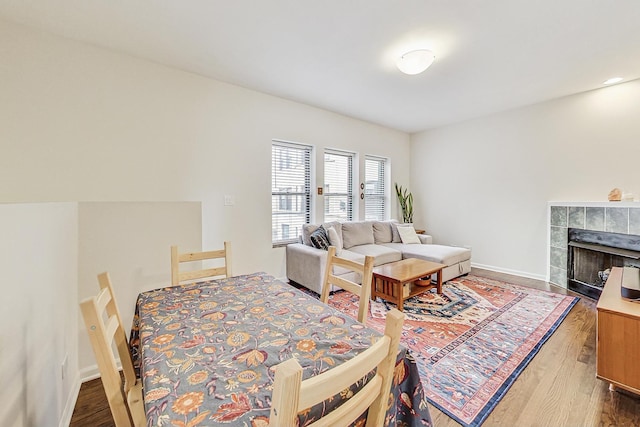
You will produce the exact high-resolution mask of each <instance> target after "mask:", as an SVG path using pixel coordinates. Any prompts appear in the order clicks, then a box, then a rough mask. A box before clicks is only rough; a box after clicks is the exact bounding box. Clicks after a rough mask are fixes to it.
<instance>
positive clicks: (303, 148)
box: [271, 139, 314, 248]
mask: <svg viewBox="0 0 640 427" xmlns="http://www.w3.org/2000/svg"><path fill="white" fill-rule="evenodd" d="M276 147H279V148H281V149H291V150H298V155H300V156H301V157H302V163H301V164H302V166H303V168H304V177H303V181H304V183H302V185H300V183H299V182H293V181H292V182H291V183H290V184H292V185H293V184H298V185H297V186H298V187H302V189H301V190H296V191H291V186H286V185H285V186H283V187H281V189H280V190H279V191H275V186H274V184H275V183H276V181H286V178H287V175H286V174H285V173H282V174H280V175H277V171H282V170H286V169H292V168H291V156H287V157H286V158H278V159H276V157H275V156H276V153H275V149H276ZM293 152H295V151H293ZM313 154H314V148H313V146H312V145H309V144H302V143H299V142H290V141H283V140H278V139H273V140H271V244H272V247H274V248H275V247H281V246H286V245H288V244H290V243H297V242H298V238H299V236H300V235H301V234H302V226H303V225H304V224H309V223H310V222H311V218H312V212H313V199H314V198H313V197H312V196H313V192H312V188H313ZM294 167H295V166H294ZM291 197H300V198H301V199H300V203H299V204H300V208H301V211H300V212H298V213H296V212H295V211H292V208H293V207H294V206H297V205H298V203H294V201H293V199H291ZM283 201H284V203H283ZM276 202H277V203H276ZM283 205H284V206H285V207H287V206H288V207H289V209H285V210H281V209H280V207H281V206H283ZM276 206H277V207H278V209H275V207H276ZM305 207H306V209H305ZM287 215H289V216H291V217H292V220H293V219H295V217H296V216H297V217H301V218H300V219H301V220H302V222H301V223H300V221H296V222H295V223H294V224H292V223H291V221H286V220H285V221H276V217H278V216H279V217H286V216H287ZM284 225H286V226H287V227H286V228H287V229H288V230H289V233H288V234H291V232H292V230H293V233H294V234H295V236H294V237H290V238H280V239H276V236H278V235H280V234H283V233H284V231H283V230H285V227H283V226H284ZM298 227H299V230H296V228H298Z"/></svg>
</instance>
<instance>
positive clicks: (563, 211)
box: [551, 206, 567, 227]
mask: <svg viewBox="0 0 640 427" xmlns="http://www.w3.org/2000/svg"><path fill="white" fill-rule="evenodd" d="M551 225H556V226H559V227H566V226H567V207H566V206H551Z"/></svg>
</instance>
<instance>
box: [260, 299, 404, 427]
mask: <svg viewBox="0 0 640 427" xmlns="http://www.w3.org/2000/svg"><path fill="white" fill-rule="evenodd" d="M403 322H404V314H403V313H401V312H400V311H398V310H397V309H395V308H394V309H392V310H391V311H389V312H388V313H387V319H386V323H385V328H384V336H383V337H381V338H380V339H379V340H377V341H376V342H375V343H374V344H373V345H371V347H369V348H368V349H367V350H365V351H363V352H362V353H360V354H358V355H357V356H355V357H354V358H352V359H350V360H348V361H346V362H345V363H343V364H341V365H338V366H337V367H335V368H333V369H330V370H328V371H326V372H323V373H322V374H319V375H316V376H313V377H311V378H308V379H306V380H304V381H302V367H300V365H299V364H298V362H297V361H296V359H293V358H292V359H288V360H286V361H284V362H282V363H280V364H279V365H277V366H276V367H275V378H274V383H273V393H272V395H271V397H272V398H271V400H272V404H271V414H270V417H269V425H270V426H278V427H292V426H295V425H296V422H297V416H298V413H299V412H300V411H302V410H306V409H308V408H311V407H312V406H314V405H316V404H318V403H320V402H322V401H325V400H328V399H331V398H333V397H334V396H335V395H337V394H339V393H340V392H342V391H343V390H345V389H347V388H348V387H349V386H351V385H352V384H354V383H356V382H357V381H358V380H360V379H362V378H363V377H364V376H365V375H367V374H368V373H369V372H371V371H372V370H373V369H374V368H376V367H377V370H376V373H375V376H374V377H373V378H371V380H369V382H367V384H366V385H365V386H364V387H362V388H361V389H360V390H359V391H358V392H357V393H355V394H354V395H353V396H352V397H350V398H349V399H348V400H347V401H346V402H344V403H343V404H342V405H340V406H339V407H337V408H336V409H334V410H333V411H331V412H329V413H328V414H326V415H325V416H324V417H322V418H320V419H318V420H317V421H316V422H314V423H312V424H309V427H310V426H314V427H317V426H347V425H349V424H351V423H353V421H355V420H356V419H357V418H358V417H359V416H360V415H362V414H363V413H364V411H366V410H367V408H369V412H368V414H367V422H366V425H367V426H369V427H379V426H382V425H383V424H384V419H385V416H386V412H387V402H388V399H389V393H390V391H391V382H392V379H393V372H394V368H395V364H396V356H397V353H398V344H399V342H400V335H401V333H402V324H403Z"/></svg>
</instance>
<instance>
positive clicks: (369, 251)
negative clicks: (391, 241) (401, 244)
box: [349, 244, 402, 266]
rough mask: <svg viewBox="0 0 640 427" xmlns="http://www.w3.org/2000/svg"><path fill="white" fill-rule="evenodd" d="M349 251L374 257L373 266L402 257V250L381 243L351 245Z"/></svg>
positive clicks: (398, 259)
mask: <svg viewBox="0 0 640 427" xmlns="http://www.w3.org/2000/svg"><path fill="white" fill-rule="evenodd" d="M349 251H351V252H356V253H359V254H362V255H364V256H372V257H374V258H375V260H374V262H373V265H375V266H377V265H382V264H387V263H390V262H395V261H400V260H401V259H402V252H400V251H397V250H395V249H392V248H389V247H387V246H383V245H374V244H370V245H359V246H353V247H352V248H350V249H349Z"/></svg>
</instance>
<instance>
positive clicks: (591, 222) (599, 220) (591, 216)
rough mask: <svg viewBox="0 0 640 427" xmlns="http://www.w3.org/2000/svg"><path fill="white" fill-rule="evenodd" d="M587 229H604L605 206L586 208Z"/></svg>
mask: <svg viewBox="0 0 640 427" xmlns="http://www.w3.org/2000/svg"><path fill="white" fill-rule="evenodd" d="M585 229H587V230H593V231H604V208H586V221H585Z"/></svg>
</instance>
